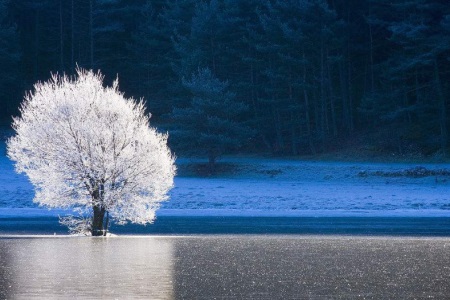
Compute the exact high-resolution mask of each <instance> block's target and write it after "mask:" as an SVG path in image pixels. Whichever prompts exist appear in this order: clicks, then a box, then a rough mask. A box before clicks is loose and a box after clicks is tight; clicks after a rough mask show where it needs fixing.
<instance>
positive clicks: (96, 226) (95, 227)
mask: <svg viewBox="0 0 450 300" xmlns="http://www.w3.org/2000/svg"><path fill="white" fill-rule="evenodd" d="M93 210H94V216H93V218H92V236H102V235H104V231H103V220H104V218H105V212H106V210H105V208H104V207H100V206H98V205H94V207H93Z"/></svg>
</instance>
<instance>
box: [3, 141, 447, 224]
mask: <svg viewBox="0 0 450 300" xmlns="http://www.w3.org/2000/svg"><path fill="white" fill-rule="evenodd" d="M0 154H1V155H0V217H14V216H19V217H20V216H49V215H55V216H57V215H61V214H64V213H65V211H63V210H47V209H43V208H39V207H37V206H36V204H34V203H33V202H32V199H33V193H34V192H33V187H32V186H31V184H30V183H29V182H28V180H27V179H26V178H25V177H24V176H23V175H20V174H16V173H15V172H14V169H13V166H12V164H11V162H10V161H9V160H8V159H7V157H6V156H5V149H4V144H3V143H2V144H1V146H0ZM202 162H204V161H202V160H190V159H179V160H178V161H177V164H178V165H179V166H180V169H181V171H182V172H181V174H180V175H179V176H178V177H176V179H175V188H174V189H173V190H172V191H171V192H170V200H169V201H167V202H164V203H163V205H162V207H161V208H160V209H159V210H158V212H157V215H159V216H171V215H173V216H190V215H192V216H313V217H315V216H317V217H320V216H346V217H349V216H377V217H381V216H395V217H402V216H405V217H433V216H436V217H450V201H449V200H450V199H449V198H450V196H449V195H450V176H448V175H446V174H447V173H446V172H441V171H436V172H429V173H428V174H433V176H428V175H426V176H418V177H414V176H402V174H403V173H404V171H405V170H412V169H414V168H417V167H421V168H424V169H425V170H444V171H445V170H450V164H407V163H389V164H387V163H350V162H314V161H298V160H285V159H267V158H264V159H263V158H236V157H229V158H223V159H222V160H221V163H226V164H228V165H230V166H232V168H231V169H230V171H229V172H227V173H225V174H222V175H218V176H213V177H199V176H195V174H189V173H188V172H183V169H186V168H188V167H189V168H190V169H192V168H191V167H192V166H195V165H196V164H198V163H202ZM402 172H403V173H402ZM405 174H407V172H406V173H405ZM384 175H386V176H384ZM390 175H392V176H390Z"/></svg>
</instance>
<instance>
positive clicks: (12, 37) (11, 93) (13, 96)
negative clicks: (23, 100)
mask: <svg viewBox="0 0 450 300" xmlns="http://www.w3.org/2000/svg"><path fill="white" fill-rule="evenodd" d="M9 2H10V1H9V0H1V1H0V66H1V68H2V70H1V72H0V119H2V118H5V119H6V118H9V117H11V115H13V114H16V113H17V107H18V103H19V99H20V88H21V79H20V75H21V74H20V57H21V51H20V46H19V36H18V33H17V28H16V25H15V24H14V22H13V19H12V18H11V15H10V14H9Z"/></svg>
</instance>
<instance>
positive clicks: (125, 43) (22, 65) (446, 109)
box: [0, 0, 450, 161]
mask: <svg viewBox="0 0 450 300" xmlns="http://www.w3.org/2000/svg"><path fill="white" fill-rule="evenodd" d="M0 26H1V27H0V68H1V69H0V119H1V120H2V121H1V123H2V124H5V125H6V124H9V123H10V121H11V116H12V115H17V114H18V113H19V112H18V107H19V104H20V102H21V100H22V98H23V95H24V93H25V92H26V91H27V90H30V89H31V88H32V85H33V84H34V83H35V82H37V81H45V80H48V79H49V77H50V74H51V73H56V72H58V73H66V74H74V73H75V69H76V67H77V66H79V67H82V68H88V69H94V70H101V72H102V73H103V74H105V77H106V81H107V82H108V83H111V82H112V81H113V80H114V79H115V78H116V77H117V76H118V77H119V82H120V90H121V91H123V92H125V95H126V96H127V97H131V96H133V97H135V98H141V97H143V98H144V99H145V100H146V101H147V106H148V110H149V111H150V112H151V113H152V122H153V125H156V126H158V127H159V128H160V129H161V130H168V131H169V133H170V136H171V137H170V142H171V143H172V144H173V146H174V149H175V150H176V152H177V153H182V154H183V155H184V154H200V155H206V156H208V157H209V158H210V160H212V161H214V160H215V159H216V158H217V157H219V156H220V155H222V154H225V153H233V152H239V153H270V154H273V155H289V156H297V155H316V154H321V153H328V152H332V151H338V150H342V149H353V150H356V151H360V152H363V151H369V152H372V153H374V154H377V155H396V156H399V157H400V156H413V157H416V156H417V157H439V158H444V157H445V155H446V152H448V150H449V133H448V130H449V128H450V121H449V119H450V117H449V115H450V104H449V103H450V101H449V97H450V73H449V71H450V4H449V3H448V1H447V0H441V1H438V0H431V1H428V0H399V1H387V0H328V1H325V0H211V1H194V0H178V1H175V0H155V1H144V0H133V1H131V0H40V1H35V0H18V1H8V0H0Z"/></svg>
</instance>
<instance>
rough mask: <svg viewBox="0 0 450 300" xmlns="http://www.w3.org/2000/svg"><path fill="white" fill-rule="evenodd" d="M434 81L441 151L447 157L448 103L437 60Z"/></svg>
mask: <svg viewBox="0 0 450 300" xmlns="http://www.w3.org/2000/svg"><path fill="white" fill-rule="evenodd" d="M434 80H435V85H436V91H437V95H438V99H439V127H440V131H441V132H440V140H441V151H442V155H443V156H444V157H445V156H446V154H447V138H448V133H447V112H446V109H447V103H446V101H445V96H444V92H443V91H442V86H441V78H440V74H439V67H438V62H437V59H435V60H434Z"/></svg>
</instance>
